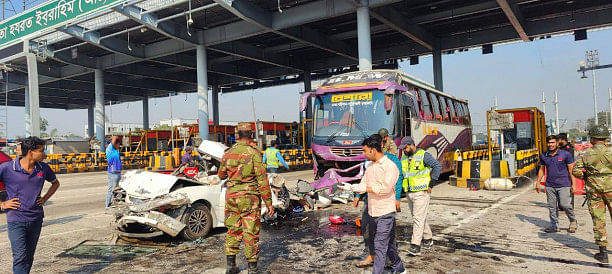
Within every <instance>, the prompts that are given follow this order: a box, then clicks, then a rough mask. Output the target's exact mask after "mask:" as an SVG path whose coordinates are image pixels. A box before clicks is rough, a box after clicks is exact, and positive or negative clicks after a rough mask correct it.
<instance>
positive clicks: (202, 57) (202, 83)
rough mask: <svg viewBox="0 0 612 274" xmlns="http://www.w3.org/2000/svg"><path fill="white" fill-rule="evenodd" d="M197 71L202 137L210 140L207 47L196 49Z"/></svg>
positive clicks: (201, 46) (199, 118) (199, 46)
mask: <svg viewBox="0 0 612 274" xmlns="http://www.w3.org/2000/svg"><path fill="white" fill-rule="evenodd" d="M196 69H197V72H196V73H197V79H198V121H199V130H200V137H201V138H202V140H208V71H207V67H206V47H204V45H198V46H197V47H196Z"/></svg>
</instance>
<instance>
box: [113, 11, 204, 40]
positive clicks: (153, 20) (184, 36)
mask: <svg viewBox="0 0 612 274" xmlns="http://www.w3.org/2000/svg"><path fill="white" fill-rule="evenodd" d="M113 10H114V11H116V12H118V13H120V14H123V15H125V16H127V17H128V18H130V19H132V20H134V21H136V22H138V23H140V24H142V25H144V26H146V27H148V28H150V29H152V30H154V31H157V32H159V33H160V34H162V35H165V36H166V37H168V38H173V39H180V40H182V41H185V42H187V43H190V44H192V45H194V46H195V45H198V44H201V43H202V42H203V41H199V40H198V38H197V36H196V35H194V34H193V33H191V32H188V31H187V25H179V24H177V23H175V22H174V21H172V20H168V21H164V22H160V21H159V18H157V15H155V14H154V13H143V11H145V10H143V9H142V8H138V7H136V6H123V5H119V6H116V7H114V8H113ZM194 31H195V29H194ZM196 34H200V35H201V33H200V32H197V33H196Z"/></svg>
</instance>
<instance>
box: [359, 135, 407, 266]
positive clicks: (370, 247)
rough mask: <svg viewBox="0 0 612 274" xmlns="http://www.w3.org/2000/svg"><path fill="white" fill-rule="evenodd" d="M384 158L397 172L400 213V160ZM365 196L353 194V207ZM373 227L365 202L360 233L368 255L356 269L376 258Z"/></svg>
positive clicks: (369, 263) (397, 194)
mask: <svg viewBox="0 0 612 274" xmlns="http://www.w3.org/2000/svg"><path fill="white" fill-rule="evenodd" d="M372 136H373V137H375V138H379V139H381V140H382V137H380V135H378V134H374V135H372ZM385 156H387V157H388V158H389V159H390V160H391V161H392V162H393V163H394V164H395V166H396V167H397V169H398V170H399V177H398V178H397V181H396V183H395V209H396V210H397V212H400V211H401V210H400V198H401V195H402V182H403V180H404V175H403V173H402V164H401V163H400V160H399V159H398V158H397V157H396V156H395V155H393V154H391V153H385ZM366 163H367V161H366ZM366 163H364V164H366ZM367 195H368V194H367V193H366V194H364V195H361V194H359V193H355V198H354V200H353V206H354V207H358V206H359V200H360V199H361V198H363V197H366V199H367ZM375 225H376V224H375V223H373V222H372V217H370V215H369V214H368V203H367V202H365V203H364V206H363V209H362V212H361V232H362V236H363V242H364V243H365V246H366V252H367V253H368V255H367V256H366V257H365V259H364V260H363V261H360V262H359V263H357V267H359V268H364V267H370V266H372V264H373V263H374V257H375V256H376V249H375V248H374V234H375V232H376V226H375Z"/></svg>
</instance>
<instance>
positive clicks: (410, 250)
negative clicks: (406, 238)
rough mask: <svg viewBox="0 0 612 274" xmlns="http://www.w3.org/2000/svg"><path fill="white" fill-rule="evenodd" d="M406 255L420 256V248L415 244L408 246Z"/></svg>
mask: <svg viewBox="0 0 612 274" xmlns="http://www.w3.org/2000/svg"><path fill="white" fill-rule="evenodd" d="M408 254H410V255H412V256H419V255H421V247H420V246H418V245H415V244H410V248H408Z"/></svg>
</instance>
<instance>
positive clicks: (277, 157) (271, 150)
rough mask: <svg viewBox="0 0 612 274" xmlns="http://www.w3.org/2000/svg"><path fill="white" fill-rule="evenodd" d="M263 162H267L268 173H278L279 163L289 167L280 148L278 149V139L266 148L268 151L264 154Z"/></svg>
mask: <svg viewBox="0 0 612 274" xmlns="http://www.w3.org/2000/svg"><path fill="white" fill-rule="evenodd" d="M263 162H264V163H265V164H266V171H267V172H268V173H278V167H279V163H281V164H282V165H283V166H284V167H285V168H286V169H289V166H288V165H287V163H286V162H285V159H283V155H281V153H280V150H278V145H277V144H276V141H272V143H271V146H270V147H268V148H266V152H264V155H263Z"/></svg>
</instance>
